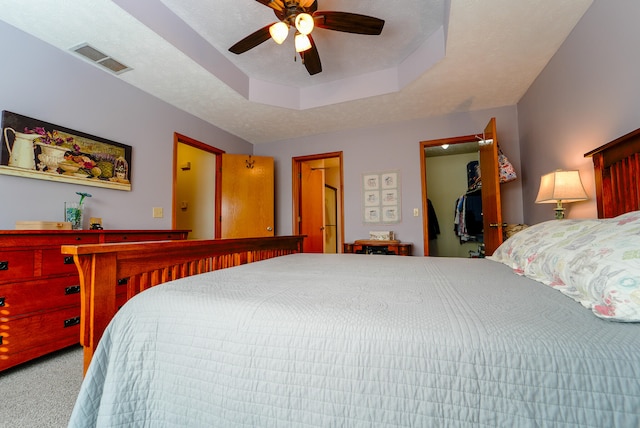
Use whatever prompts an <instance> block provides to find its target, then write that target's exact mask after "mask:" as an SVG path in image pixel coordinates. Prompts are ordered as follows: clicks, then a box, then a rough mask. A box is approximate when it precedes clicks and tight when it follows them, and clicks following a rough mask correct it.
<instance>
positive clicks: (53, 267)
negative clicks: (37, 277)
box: [42, 248, 78, 276]
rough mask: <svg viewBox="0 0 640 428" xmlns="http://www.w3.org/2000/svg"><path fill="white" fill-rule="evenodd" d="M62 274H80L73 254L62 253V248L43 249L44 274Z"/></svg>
mask: <svg viewBox="0 0 640 428" xmlns="http://www.w3.org/2000/svg"><path fill="white" fill-rule="evenodd" d="M60 274H72V275H77V274H78V269H77V268H76V265H75V263H74V262H73V256H69V255H66V254H62V253H61V252H60V248H50V249H46V250H42V276H49V275H60Z"/></svg>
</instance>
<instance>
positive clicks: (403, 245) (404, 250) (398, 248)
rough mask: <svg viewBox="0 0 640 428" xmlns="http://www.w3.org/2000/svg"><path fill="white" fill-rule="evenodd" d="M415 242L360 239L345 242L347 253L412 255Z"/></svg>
mask: <svg viewBox="0 0 640 428" xmlns="http://www.w3.org/2000/svg"><path fill="white" fill-rule="evenodd" d="M412 247H413V244H411V243H410V242H400V241H396V240H392V241H380V240H369V239H360V240H357V241H355V242H353V243H346V244H344V252H345V253H357V254H386V255H395V256H410V255H411V252H412V251H411V250H412Z"/></svg>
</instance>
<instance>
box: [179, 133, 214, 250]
mask: <svg viewBox="0 0 640 428" xmlns="http://www.w3.org/2000/svg"><path fill="white" fill-rule="evenodd" d="M222 153H223V151H222V150H220V149H217V148H215V147H211V146H209V145H207V144H204V143H201V142H199V141H196V140H194V139H192V138H189V137H187V136H184V135H181V134H178V133H175V134H174V141H173V206H172V213H173V218H172V222H171V223H172V227H173V228H174V229H184V230H190V232H189V235H188V236H189V239H214V238H219V237H220V222H217V221H215V216H216V213H219V212H220V206H219V204H220V203H219V198H218V197H217V194H218V193H219V192H218V190H217V186H219V184H220V168H219V165H221V157H222Z"/></svg>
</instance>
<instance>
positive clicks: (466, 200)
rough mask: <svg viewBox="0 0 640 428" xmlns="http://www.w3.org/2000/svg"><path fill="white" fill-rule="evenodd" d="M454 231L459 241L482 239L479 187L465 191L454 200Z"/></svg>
mask: <svg viewBox="0 0 640 428" xmlns="http://www.w3.org/2000/svg"><path fill="white" fill-rule="evenodd" d="M454 231H455V233H456V235H457V236H458V237H459V238H460V242H461V243H462V242H468V241H482V231H483V222H482V195H481V189H477V190H472V191H470V192H467V193H465V194H464V195H462V196H460V197H459V198H458V200H457V201H456V208H455V217H454Z"/></svg>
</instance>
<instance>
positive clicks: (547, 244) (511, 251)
mask: <svg viewBox="0 0 640 428" xmlns="http://www.w3.org/2000/svg"><path fill="white" fill-rule="evenodd" d="M602 222H603V220H593V219H580V220H550V221H546V222H543V223H538V224H534V225H533V226H529V227H528V228H526V229H524V230H522V231H520V232H518V233H516V234H515V235H513V236H512V237H510V238H509V239H507V240H506V241H504V242H503V243H502V245H500V246H499V247H498V248H497V249H496V250H495V251H494V253H493V254H492V255H491V256H489V257H487V258H489V259H491V260H494V261H497V262H500V263H504V264H505V265H507V266H509V267H510V268H512V269H513V270H515V271H516V272H517V273H519V274H523V273H524V271H525V269H526V267H527V265H528V264H529V263H530V262H531V260H534V259H535V258H536V257H537V256H538V254H540V253H541V252H543V251H544V250H546V249H548V248H551V247H553V246H554V245H556V244H557V243H559V242H562V241H564V240H565V239H567V238H571V237H575V236H578V235H580V236H582V235H583V234H585V233H586V232H587V231H588V230H589V229H591V228H593V227H596V226H599V225H600V224H601V223H602Z"/></svg>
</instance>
